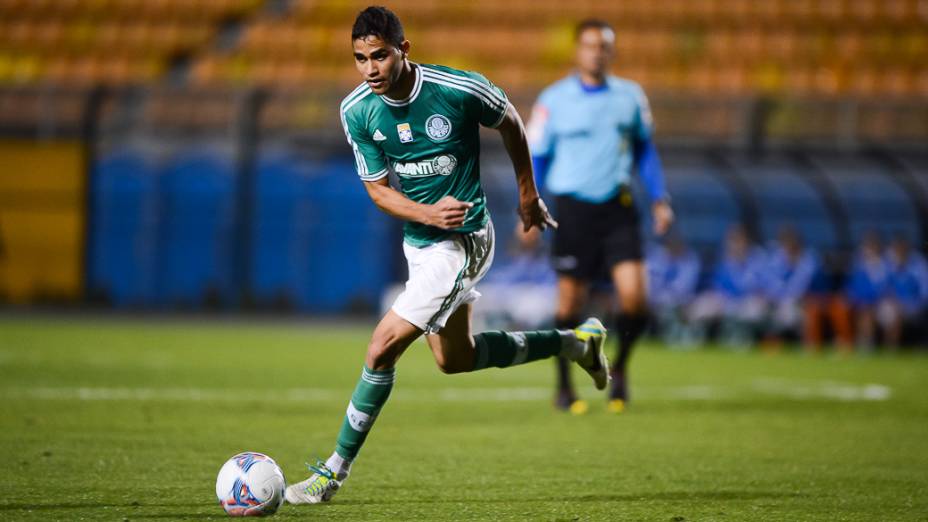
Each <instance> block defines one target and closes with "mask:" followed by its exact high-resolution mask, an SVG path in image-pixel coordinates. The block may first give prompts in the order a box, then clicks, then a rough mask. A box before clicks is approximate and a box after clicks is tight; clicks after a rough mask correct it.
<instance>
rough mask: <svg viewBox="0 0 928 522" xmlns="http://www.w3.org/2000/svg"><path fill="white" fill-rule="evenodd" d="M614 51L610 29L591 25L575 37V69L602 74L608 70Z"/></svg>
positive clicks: (613, 37) (613, 35)
mask: <svg viewBox="0 0 928 522" xmlns="http://www.w3.org/2000/svg"><path fill="white" fill-rule="evenodd" d="M614 52H615V33H613V32H612V29H608V28H604V29H600V28H597V27H591V28H589V29H586V30H585V31H583V32H582V33H580V36H579V37H578V38H577V56H576V61H577V69H579V70H580V72H581V73H584V74H588V75H590V76H597V77H600V76H603V75H605V74H606V73H607V72H608V71H609V64H610V63H612V56H613V54H614Z"/></svg>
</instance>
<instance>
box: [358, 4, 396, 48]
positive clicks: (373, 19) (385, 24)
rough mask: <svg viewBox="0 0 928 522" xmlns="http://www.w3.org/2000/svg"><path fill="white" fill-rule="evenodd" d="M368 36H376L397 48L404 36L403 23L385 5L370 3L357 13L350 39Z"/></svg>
mask: <svg viewBox="0 0 928 522" xmlns="http://www.w3.org/2000/svg"><path fill="white" fill-rule="evenodd" d="M368 36H376V37H378V38H380V39H381V40H383V41H384V42H386V43H388V44H390V45H392V46H393V47H396V48H399V47H400V45H402V43H403V40H405V39H406V36H405V35H404V34H403V24H401V23H400V19H399V18H398V17H397V16H396V14H395V13H394V12H393V11H391V10H389V9H387V8H386V7H382V6H378V5H372V6H370V7H368V8H367V9H365V10H363V11H361V12H360V13H358V17H357V18H355V19H354V26H353V27H352V28H351V41H352V42H353V41H355V40H357V39H359V38H366V37H368Z"/></svg>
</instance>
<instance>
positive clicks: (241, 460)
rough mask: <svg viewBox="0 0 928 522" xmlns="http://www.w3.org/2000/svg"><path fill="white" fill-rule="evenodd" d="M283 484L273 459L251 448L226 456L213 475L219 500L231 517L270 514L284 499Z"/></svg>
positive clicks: (282, 476) (284, 486)
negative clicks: (217, 474)
mask: <svg viewBox="0 0 928 522" xmlns="http://www.w3.org/2000/svg"><path fill="white" fill-rule="evenodd" d="M286 487H287V481H286V479H284V473H283V471H281V470H280V467H279V466H278V465H277V463H276V462H274V459H272V458H271V457H268V456H267V455H264V454H263V453H255V452H251V451H248V452H245V453H239V454H238V455H236V456H234V457H232V458H231V459H229V460H227V461H226V463H225V464H223V465H222V468H221V469H220V470H219V476H218V477H216V496H217V497H218V498H219V504H221V505H222V508H223V509H225V510H226V513H228V514H229V515H230V516H233V517H260V516H264V515H273V514H274V513H275V512H276V511H277V510H278V509H279V508H280V506H281V504H283V503H284V490H285V489H286Z"/></svg>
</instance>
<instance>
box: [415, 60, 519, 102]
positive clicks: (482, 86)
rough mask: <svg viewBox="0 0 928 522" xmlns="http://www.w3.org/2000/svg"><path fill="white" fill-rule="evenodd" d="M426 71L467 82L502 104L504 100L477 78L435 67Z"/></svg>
mask: <svg viewBox="0 0 928 522" xmlns="http://www.w3.org/2000/svg"><path fill="white" fill-rule="evenodd" d="M426 71H427V72H428V73H429V74H432V75H434V76H436V77H438V78H444V79H446V80H449V81H455V82H459V83H463V84H468V85H470V86H472V87H475V88H477V89H479V90H481V91H483V92H484V93H486V94H487V95H489V96H490V97H491V98H494V99H496V100H497V101H499V102H500V103H501V104H504V103H505V101H506V100H505V98H503V97H502V96H500V95H499V93H498V92H496V91H494V90H493V89H492V88H490V86H488V85H486V84H485V83H482V82H479V81H477V80H474V79H473V78H468V77H466V76H455V75H453V74H449V73H446V72H442V71H438V70H435V69H426Z"/></svg>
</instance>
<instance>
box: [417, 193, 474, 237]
mask: <svg viewBox="0 0 928 522" xmlns="http://www.w3.org/2000/svg"><path fill="white" fill-rule="evenodd" d="M473 207H474V204H473V203H467V202H464V201H458V200H456V199H454V197H452V196H445V197H443V198H441V199H440V200H438V202H437V203H435V204H433V205H429V206H428V207H427V208H428V210H427V212H426V219H425V224H426V225H432V226H433V227H438V228H442V229H445V230H451V229H455V228H458V227H460V226H462V225H463V224H464V220H465V219H466V218H467V211H468V210H470V209H471V208H473Z"/></svg>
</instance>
